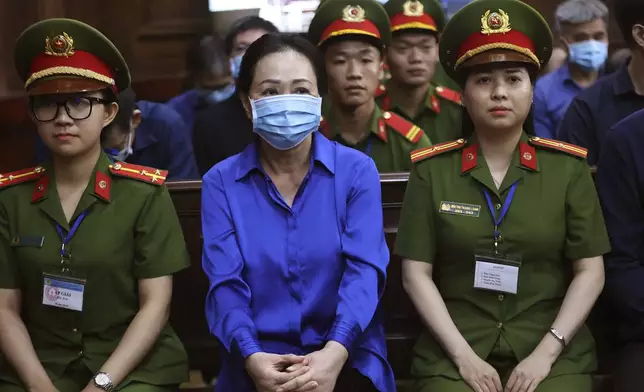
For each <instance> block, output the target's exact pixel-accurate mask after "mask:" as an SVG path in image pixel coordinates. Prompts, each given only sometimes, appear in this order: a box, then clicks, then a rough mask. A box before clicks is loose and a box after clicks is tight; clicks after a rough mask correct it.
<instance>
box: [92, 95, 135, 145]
mask: <svg viewBox="0 0 644 392" xmlns="http://www.w3.org/2000/svg"><path fill="white" fill-rule="evenodd" d="M116 102H117V103H118V104H119V111H118V112H117V113H116V116H115V117H114V120H112V122H111V123H109V124H108V125H107V126H106V127H105V128H103V131H102V133H101V138H104V137H106V135H107V134H109V133H111V132H114V131H119V132H123V133H127V132H129V131H130V121H131V120H132V113H134V110H135V109H136V94H135V93H134V90H132V87H128V88H126V89H125V90H123V91H121V92H120V93H119V94H118V97H117V99H116Z"/></svg>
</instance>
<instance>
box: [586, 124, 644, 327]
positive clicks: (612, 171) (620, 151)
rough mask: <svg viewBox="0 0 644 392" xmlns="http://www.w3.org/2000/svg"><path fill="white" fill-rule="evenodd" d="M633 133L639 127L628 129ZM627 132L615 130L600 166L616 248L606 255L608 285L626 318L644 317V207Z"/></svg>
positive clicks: (637, 319)
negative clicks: (625, 134) (643, 283)
mask: <svg viewBox="0 0 644 392" xmlns="http://www.w3.org/2000/svg"><path fill="white" fill-rule="evenodd" d="M627 131H629V132H638V130H634V129H628V130H627ZM623 136H624V134H623V133H621V132H618V131H615V132H613V131H611V132H609V133H608V136H607V138H606V140H605V144H604V146H603V147H602V155H601V159H600V164H599V166H598V167H597V178H596V180H597V190H598V192H599V197H600V200H601V204H602V209H603V212H604V217H605V218H606V227H607V228H608V233H609V235H610V241H611V247H612V250H611V252H610V253H609V254H607V255H606V258H605V261H606V267H607V281H606V286H607V289H608V291H609V292H611V293H612V295H611V297H613V298H614V300H613V301H612V304H613V305H614V306H615V307H616V308H617V309H618V310H619V312H620V313H621V315H622V316H623V317H625V318H626V319H629V320H633V321H635V322H637V323H641V322H642V320H643V318H644V285H642V282H644V207H643V203H642V200H643V199H642V196H643V195H642V189H641V186H640V181H639V178H640V177H639V175H638V172H639V171H638V170H637V169H638V167H637V161H638V160H639V157H635V156H633V153H632V152H633V151H632V148H631V146H629V145H628V144H629V142H631V141H630V140H629V139H627V138H626V137H623Z"/></svg>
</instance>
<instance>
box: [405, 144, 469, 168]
mask: <svg viewBox="0 0 644 392" xmlns="http://www.w3.org/2000/svg"><path fill="white" fill-rule="evenodd" d="M464 145H465V139H458V140H453V141H451V142H445V143H440V144H435V145H433V146H431V147H425V148H421V149H420V150H415V151H412V152H411V161H412V162H413V163H416V162H420V161H422V160H425V159H427V158H431V157H435V156H436V155H440V154H442V153H444V152H447V151H452V150H459V149H461V148H462V147H463V146H464Z"/></svg>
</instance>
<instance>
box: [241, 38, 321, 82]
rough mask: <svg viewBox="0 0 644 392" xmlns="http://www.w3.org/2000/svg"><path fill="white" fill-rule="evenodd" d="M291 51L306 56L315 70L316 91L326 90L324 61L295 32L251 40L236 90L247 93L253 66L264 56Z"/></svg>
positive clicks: (315, 49) (316, 51)
mask: <svg viewBox="0 0 644 392" xmlns="http://www.w3.org/2000/svg"><path fill="white" fill-rule="evenodd" d="M288 51H293V52H297V53H300V54H301V55H303V56H304V57H306V58H307V59H308V60H309V62H311V65H312V66H313V70H314V71H315V76H316V78H317V84H318V91H320V92H321V94H322V93H323V92H324V91H326V73H325V71H324V62H323V61H322V57H321V56H320V52H319V51H318V49H317V48H316V47H315V46H314V45H313V44H312V43H311V42H309V41H308V40H307V39H305V38H302V37H300V36H299V35H297V34H287V33H269V34H266V35H264V36H262V37H261V38H260V39H258V40H257V41H255V42H253V43H252V44H251V45H250V46H249V47H248V50H247V51H246V54H244V57H243V58H242V63H241V67H240V69H239V77H238V78H237V91H239V92H243V93H244V94H246V95H248V94H249V91H250V86H251V84H253V77H254V75H255V67H257V63H259V61H260V60H261V59H263V58H264V57H266V56H268V55H270V54H273V53H280V52H288Z"/></svg>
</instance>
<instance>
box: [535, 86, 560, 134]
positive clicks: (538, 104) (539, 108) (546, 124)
mask: <svg viewBox="0 0 644 392" xmlns="http://www.w3.org/2000/svg"><path fill="white" fill-rule="evenodd" d="M547 102H548V98H547V97H546V92H545V90H544V88H543V86H542V85H541V84H540V83H539V82H537V85H536V87H535V89H534V104H533V105H534V106H533V107H534V131H535V134H536V135H537V136H539V137H544V138H548V139H554V138H555V136H556V135H555V134H556V132H557V130H556V129H555V124H554V122H553V121H552V118H551V117H550V115H549V113H548V104H547Z"/></svg>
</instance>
